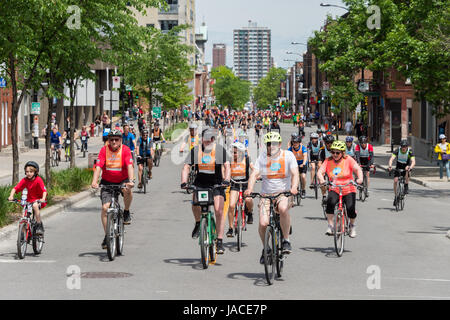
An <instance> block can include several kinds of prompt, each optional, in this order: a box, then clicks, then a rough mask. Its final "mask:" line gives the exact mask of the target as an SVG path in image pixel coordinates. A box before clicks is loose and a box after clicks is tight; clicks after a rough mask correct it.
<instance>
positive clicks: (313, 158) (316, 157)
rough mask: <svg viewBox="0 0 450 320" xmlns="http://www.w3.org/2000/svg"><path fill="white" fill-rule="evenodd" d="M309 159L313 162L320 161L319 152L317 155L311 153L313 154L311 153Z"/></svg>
mask: <svg viewBox="0 0 450 320" xmlns="http://www.w3.org/2000/svg"><path fill="white" fill-rule="evenodd" d="M309 161H310V162H313V161H317V162H319V161H320V159H319V154H316V155H314V154H311V155H310V159H309Z"/></svg>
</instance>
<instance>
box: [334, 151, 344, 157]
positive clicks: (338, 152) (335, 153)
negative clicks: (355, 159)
mask: <svg viewBox="0 0 450 320" xmlns="http://www.w3.org/2000/svg"><path fill="white" fill-rule="evenodd" d="M341 153H342V152H340V151H331V154H332V155H333V156H335V155H337V154H341Z"/></svg>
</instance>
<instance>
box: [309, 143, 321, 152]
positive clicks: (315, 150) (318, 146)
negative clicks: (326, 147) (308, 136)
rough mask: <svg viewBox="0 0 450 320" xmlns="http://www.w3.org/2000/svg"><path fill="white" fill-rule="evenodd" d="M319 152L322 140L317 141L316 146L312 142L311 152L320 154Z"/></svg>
mask: <svg viewBox="0 0 450 320" xmlns="http://www.w3.org/2000/svg"><path fill="white" fill-rule="evenodd" d="M319 152H320V142H317V145H316V146H315V145H314V144H313V143H312V142H311V153H312V154H313V155H318V154H319Z"/></svg>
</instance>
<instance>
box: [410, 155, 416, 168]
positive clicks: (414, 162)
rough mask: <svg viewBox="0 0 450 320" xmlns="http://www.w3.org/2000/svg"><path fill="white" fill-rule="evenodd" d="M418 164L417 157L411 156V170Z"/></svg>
mask: <svg viewBox="0 0 450 320" xmlns="http://www.w3.org/2000/svg"><path fill="white" fill-rule="evenodd" d="M415 166H416V157H414V156H412V157H411V165H410V166H409V170H412V169H413V168H414V167H415Z"/></svg>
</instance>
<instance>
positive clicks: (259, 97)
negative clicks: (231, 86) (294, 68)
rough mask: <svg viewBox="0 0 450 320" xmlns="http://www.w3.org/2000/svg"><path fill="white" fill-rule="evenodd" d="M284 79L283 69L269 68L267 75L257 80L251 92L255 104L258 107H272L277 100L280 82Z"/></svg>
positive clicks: (284, 71)
mask: <svg viewBox="0 0 450 320" xmlns="http://www.w3.org/2000/svg"><path fill="white" fill-rule="evenodd" d="M285 79H286V70H285V69H283V68H271V69H270V70H269V72H268V73H267V75H266V76H265V77H264V78H262V79H261V80H259V83H258V85H257V86H256V88H255V89H254V90H253V95H254V99H255V101H256V103H257V104H258V106H260V107H264V108H265V107H267V106H268V105H272V104H273V101H274V100H277V97H278V94H279V92H280V86H281V81H282V80H285Z"/></svg>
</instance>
